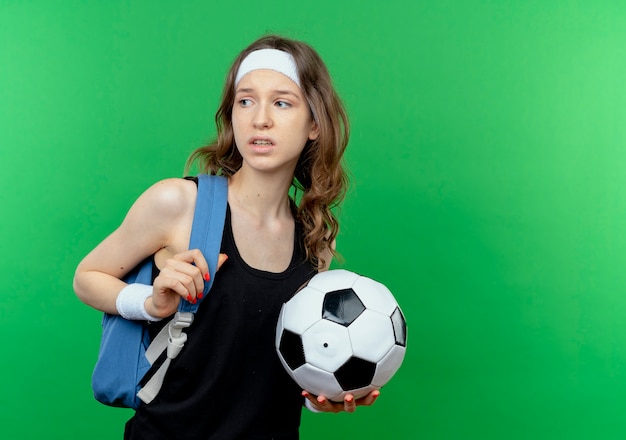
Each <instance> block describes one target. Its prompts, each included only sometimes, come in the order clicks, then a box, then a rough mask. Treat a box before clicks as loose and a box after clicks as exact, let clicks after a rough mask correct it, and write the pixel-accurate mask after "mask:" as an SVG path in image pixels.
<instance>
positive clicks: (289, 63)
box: [235, 49, 300, 87]
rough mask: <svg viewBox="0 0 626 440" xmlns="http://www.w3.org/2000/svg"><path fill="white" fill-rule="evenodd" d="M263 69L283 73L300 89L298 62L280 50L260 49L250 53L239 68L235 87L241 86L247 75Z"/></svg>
mask: <svg viewBox="0 0 626 440" xmlns="http://www.w3.org/2000/svg"><path fill="white" fill-rule="evenodd" d="M261 69H267V70H274V71H276V72H279V73H282V74H283V75H285V76H286V77H288V78H289V79H291V80H292V81H293V82H295V83H296V84H297V85H298V87H300V78H299V77H298V68H297V67H296V60H294V59H293V56H292V55H291V54H290V53H287V52H283V51H282V50H278V49H259V50H255V51H254V52H250V53H249V54H248V55H247V56H246V57H245V58H244V60H243V61H242V62H241V65H240V66H239V70H238V71H237V76H236V77H235V86H237V84H239V81H241V78H243V77H244V76H245V75H246V74H247V73H250V72H252V71H253V70H261Z"/></svg>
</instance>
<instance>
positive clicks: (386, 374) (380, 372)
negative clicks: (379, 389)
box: [372, 345, 406, 386]
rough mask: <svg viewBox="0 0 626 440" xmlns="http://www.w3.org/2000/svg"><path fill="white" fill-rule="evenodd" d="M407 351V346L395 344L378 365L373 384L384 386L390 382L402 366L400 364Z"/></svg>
mask: <svg viewBox="0 0 626 440" xmlns="http://www.w3.org/2000/svg"><path fill="white" fill-rule="evenodd" d="M405 353H406V348H405V347H402V346H401V345H394V346H393V348H392V349H391V350H390V351H389V353H387V355H386V356H385V357H384V358H383V360H381V361H380V362H379V363H378V364H377V365H376V373H375V374H374V378H373V379H372V385H376V386H383V385H385V384H386V383H387V382H389V380H390V379H391V378H392V377H393V375H394V374H395V373H396V371H398V369H399V368H400V365H401V364H402V361H403V360H404V354H405Z"/></svg>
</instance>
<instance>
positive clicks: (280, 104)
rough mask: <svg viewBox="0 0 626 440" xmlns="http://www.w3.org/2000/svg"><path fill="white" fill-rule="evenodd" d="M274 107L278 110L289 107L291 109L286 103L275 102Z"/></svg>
mask: <svg viewBox="0 0 626 440" xmlns="http://www.w3.org/2000/svg"><path fill="white" fill-rule="evenodd" d="M275 105H276V107H278V108H289V107H291V103H289V102H287V101H276V103H275Z"/></svg>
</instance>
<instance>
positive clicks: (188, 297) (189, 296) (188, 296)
mask: <svg viewBox="0 0 626 440" xmlns="http://www.w3.org/2000/svg"><path fill="white" fill-rule="evenodd" d="M187 301H189V302H191V294H189V295H187Z"/></svg>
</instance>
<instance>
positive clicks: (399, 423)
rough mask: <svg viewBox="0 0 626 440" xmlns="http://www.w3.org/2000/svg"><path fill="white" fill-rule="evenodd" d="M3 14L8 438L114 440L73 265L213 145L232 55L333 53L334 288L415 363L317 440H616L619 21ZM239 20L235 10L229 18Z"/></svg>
mask: <svg viewBox="0 0 626 440" xmlns="http://www.w3.org/2000/svg"><path fill="white" fill-rule="evenodd" d="M230 4H231V2H211V1H208V0H206V1H193V2H192V1H180V2H170V1H149V0H144V1H105V0H101V1H97V0H91V1H77V0H64V1H44V0H32V1H28V0H14V1H12V0H0V154H1V156H0V171H1V172H0V184H1V187H2V190H1V191H0V207H1V208H0V209H2V215H1V216H0V234H1V238H2V240H1V242H2V252H1V256H0V275H1V276H2V278H1V279H2V295H0V332H1V333H2V335H3V337H2V354H1V355H0V378H1V382H2V388H1V390H0V426H2V433H3V434H2V436H3V438H8V439H35V438H42V437H45V438H53V439H79V438H88V439H110V438H121V432H122V427H123V423H124V421H125V420H126V419H127V418H128V417H129V416H130V412H129V411H127V410H120V409H112V408H107V407H104V406H102V405H100V404H98V403H96V402H95V401H94V400H93V399H92V397H91V390H90V385H89V380H90V374H91V369H92V366H93V363H94V360H95V356H96V353H97V348H98V342H99V319H100V314H99V313H98V312H96V311H93V310H91V309H89V308H87V307H86V306H84V305H82V304H81V303H80V302H79V301H78V300H77V299H76V298H75V296H74V294H73V292H72V287H71V279H72V275H73V271H74V267H75V266H76V264H77V263H78V261H79V259H80V258H81V257H82V256H83V255H84V254H85V253H86V252H87V251H88V250H89V249H90V248H92V247H93V246H94V245H95V244H96V243H97V242H98V241H99V240H101V239H102V238H103V237H104V236H105V235H106V234H107V233H108V232H110V231H111V230H112V229H113V228H114V227H115V226H116V225H117V224H118V223H119V222H120V221H121V219H122V216H123V215H124V213H125V211H126V210H127V209H128V207H129V205H130V203H132V201H133V200H134V198H135V197H137V195H138V194H139V193H140V192H141V191H142V190H143V189H145V188H146V187H147V186H148V185H150V184H151V183H153V182H154V181H156V180H158V179H161V178H164V177H170V176H179V175H181V174H182V168H183V164H184V160H185V159H186V157H187V155H188V154H189V152H190V151H191V150H192V149H194V148H195V147H196V146H198V145H200V144H202V143H203V142H205V141H206V140H207V139H209V138H210V137H212V135H213V134H214V127H213V122H212V120H213V114H214V111H215V108H216V106H217V101H218V98H219V94H220V91H221V86H222V82H223V77H224V74H225V72H226V69H227V68H228V66H229V64H230V62H231V60H232V59H233V57H234V56H235V54H236V53H237V52H238V51H239V50H240V49H242V48H243V47H244V46H245V45H247V44H248V43H249V42H250V41H252V40H253V39H255V38H256V37H258V36H259V35H261V34H262V33H265V32H267V31H276V32H281V33H286V34H287V35H290V36H293V37H296V38H299V39H304V40H307V41H309V42H310V43H312V44H313V45H314V46H315V47H317V48H318V50H319V52H320V53H321V55H322V56H323V57H324V58H325V60H326V61H327V63H328V65H329V68H330V69H331V71H332V73H333V76H334V78H335V82H336V85H337V88H338V89H339V91H340V92H341V94H342V96H343V97H344V99H345V101H346V103H347V106H348V108H349V110H350V114H351V118H352V123H353V133H352V140H351V144H350V147H349V153H348V157H347V159H348V163H349V166H350V168H351V171H352V174H353V180H354V185H353V187H352V190H351V192H350V194H349V197H348V200H347V201H346V203H345V205H344V209H343V210H342V212H341V218H342V221H343V223H342V233H341V236H340V239H339V242H338V243H339V248H340V250H341V251H342V253H343V255H344V258H345V261H344V262H343V263H341V264H337V267H339V266H341V267H345V268H348V269H351V270H354V271H357V272H360V273H363V274H365V275H369V276H371V277H373V278H375V279H378V280H380V281H382V282H384V283H385V284H387V285H388V286H389V287H390V288H391V289H392V291H393V292H394V293H395V295H396V297H397V299H398V300H399V302H400V304H401V305H402V307H403V309H404V312H405V314H406V317H407V320H408V323H409V330H410V332H409V350H408V352H407V357H406V359H405V363H404V365H403V367H402V368H401V370H400V371H399V372H398V374H397V375H396V377H395V378H394V379H393V380H392V381H391V382H390V383H389V385H388V386H387V387H386V388H384V390H383V393H382V396H381V398H380V399H379V401H378V402H377V404H376V405H375V407H373V408H366V409H359V411H357V413H356V414H353V415H348V414H341V415H315V414H308V413H307V414H305V417H304V420H303V430H302V431H303V434H302V438H303V439H304V440H309V439H311V440H312V439H314V438H319V436H325V438H345V437H346V436H348V435H350V436H353V437H354V438H372V439H374V438H389V439H414V438H423V439H445V440H448V439H459V440H467V439H480V440H485V439H553V438H567V439H592V438H595V439H622V438H624V436H625V435H626V415H625V414H626V336H625V334H626V332H625V331H624V328H625V327H626V319H625V316H626V296H625V294H624V292H625V290H626V270H625V268H624V267H625V263H626V234H625V230H626V226H625V225H624V220H625V219H626V177H625V175H626V166H625V165H626V148H625V147H626V87H625V81H626V80H625V79H626V3H624V2H622V1H617V0H616V1H609V0H606V1H603V0H588V1H582V0H581V1H550V0H541V1H538V0H531V1H516V2H513V1H510V2H506V1H494V0H492V1H487V0H483V1H479V0H467V1H461V0H457V1H454V0H448V1H438V2H435V1H429V2H426V1H400V0H389V1H386V2H378V1H371V0H364V1H360V2H348V1H344V2H342V1H337V0H332V1H329V0H318V1H315V2H293V1H292V2H276V1H273V2H272V1H270V2H257V1H254V2H253V1H249V0H240V1H238V2H236V4H235V3H233V6H230ZM227 5H229V6H227Z"/></svg>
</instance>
